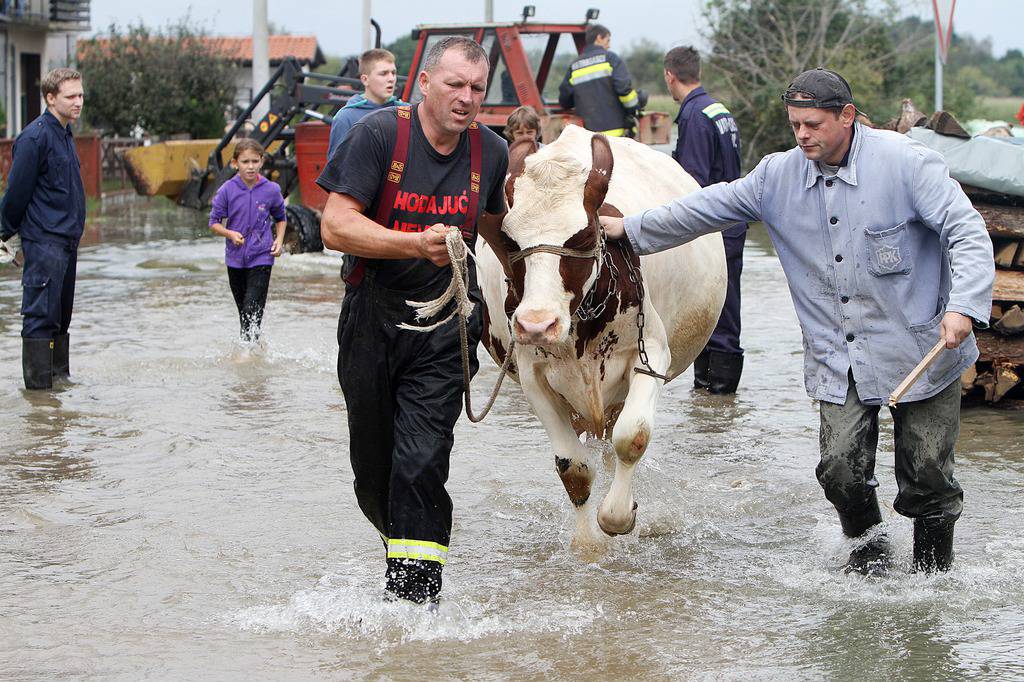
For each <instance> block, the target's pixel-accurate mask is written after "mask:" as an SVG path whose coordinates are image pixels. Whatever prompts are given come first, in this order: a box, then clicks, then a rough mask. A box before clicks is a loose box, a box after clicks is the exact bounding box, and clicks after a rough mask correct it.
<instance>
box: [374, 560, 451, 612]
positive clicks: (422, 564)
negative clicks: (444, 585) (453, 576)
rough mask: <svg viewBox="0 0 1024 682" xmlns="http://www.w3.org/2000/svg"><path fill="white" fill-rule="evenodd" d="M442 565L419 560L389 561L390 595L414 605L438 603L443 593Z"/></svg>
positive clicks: (388, 579)
mask: <svg viewBox="0 0 1024 682" xmlns="http://www.w3.org/2000/svg"><path fill="white" fill-rule="evenodd" d="M441 569H442V566H441V564H439V563H437V562H436V561H420V560H418V559H388V572H387V582H386V583H385V585H384V589H385V590H387V592H388V594H390V595H393V596H394V597H397V598H398V599H405V600H406V601H411V602H413V603H414V604H425V603H427V602H431V603H436V602H437V600H438V595H439V594H440V593H441Z"/></svg>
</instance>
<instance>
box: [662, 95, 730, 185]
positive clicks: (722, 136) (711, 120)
mask: <svg viewBox="0 0 1024 682" xmlns="http://www.w3.org/2000/svg"><path fill="white" fill-rule="evenodd" d="M676 125H677V126H678V127H679V138H678V139H677V140H676V148H675V151H673V152H672V158H674V159H675V160H676V161H678V162H679V165H680V166H682V167H683V170H685V171H686V172H687V173H689V174H690V175H692V176H693V179H694V180H696V181H697V183H698V184H699V185H700V186H701V187H707V186H708V185H714V184H715V183H718V182H731V181H732V180H736V179H737V178H739V177H740V129H739V127H737V125H736V119H734V118H733V117H732V114H730V113H729V110H728V109H726V108H725V105H724V104H721V103H720V102H718V101H716V100H715V99H713V98H712V97H711V96H710V95H709V94H708V93H707V92H705V91H704V88H702V87H698V88H696V89H695V90H693V91H692V92H691V93H690V94H689V95H687V96H686V99H684V100H683V103H682V104H681V105H680V106H679V114H678V115H677V116H676Z"/></svg>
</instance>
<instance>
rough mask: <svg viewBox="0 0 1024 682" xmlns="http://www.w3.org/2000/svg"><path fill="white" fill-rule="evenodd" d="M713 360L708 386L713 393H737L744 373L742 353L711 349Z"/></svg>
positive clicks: (709, 369)
mask: <svg viewBox="0 0 1024 682" xmlns="http://www.w3.org/2000/svg"><path fill="white" fill-rule="evenodd" d="M710 355H711V362H710V366H709V368H708V386H707V389H708V391H710V392H711V393H716V394H727V393H735V392H736V387H737V386H739V385H740V375H741V374H743V354H742V353H720V352H718V351H711V354H710Z"/></svg>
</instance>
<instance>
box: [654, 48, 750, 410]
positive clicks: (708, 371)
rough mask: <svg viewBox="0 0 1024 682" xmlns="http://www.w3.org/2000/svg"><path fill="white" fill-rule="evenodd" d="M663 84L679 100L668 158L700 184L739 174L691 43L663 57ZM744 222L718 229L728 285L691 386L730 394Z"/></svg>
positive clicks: (733, 136)
mask: <svg viewBox="0 0 1024 682" xmlns="http://www.w3.org/2000/svg"><path fill="white" fill-rule="evenodd" d="M665 85H667V86H668V91H669V92H670V93H671V94H672V99H674V100H675V101H677V102H681V104H680V106H679V115H678V116H676V124H677V125H678V126H679V137H678V139H677V141H676V149H675V151H674V152H672V158H674V159H675V160H676V161H678V162H679V165H681V166H682V167H683V169H684V170H685V171H686V172H687V173H689V174H690V175H691V176H693V179H694V180H696V181H697V184H699V185H700V186H701V187H707V186H708V185H714V184H716V183H719V182H731V181H732V180H736V179H737V178H739V177H740V130H739V127H738V126H737V125H736V119H734V118H733V117H732V114H730V113H729V110H728V109H726V108H725V105H723V104H722V103H720V102H718V101H717V100H715V99H712V97H711V96H710V95H708V94H707V93H706V92H705V91H704V88H703V87H701V84H700V55H699V54H697V51H696V50H694V49H693V48H692V47H675V48H672V49H671V50H669V51H668V53H667V54H666V55H665ZM746 239H747V224H746V223H736V224H735V225H733V226H732V227H730V228H729V229H727V230H725V231H724V232H722V240H723V241H724V243H725V262H726V266H727V268H728V272H729V287H728V290H727V291H726V295H725V305H723V306H722V314H721V316H720V317H719V318H718V325H717V326H716V327H715V331H714V332H713V333H712V334H711V338H710V339H709V340H708V345H707V346H706V347H705V348H704V350H703V351H702V352H701V354H700V355H698V356H697V359H696V360H694V361H693V384H694V386H696V387H698V388H704V389H707V390H708V391H710V392H711V393H735V392H736V387H737V386H738V385H739V383H740V374H741V373H742V372H743V349H742V348H741V347H740V275H741V274H742V273H743V244H744V242H745V241H746Z"/></svg>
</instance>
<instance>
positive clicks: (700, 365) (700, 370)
mask: <svg viewBox="0 0 1024 682" xmlns="http://www.w3.org/2000/svg"><path fill="white" fill-rule="evenodd" d="M710 357H711V352H710V351H708V350H702V351H701V352H700V355H698V356H697V358H696V359H695V360H694V361H693V387H694V388H707V387H708V386H710V385H711V383H710V379H709V377H708V369H709V366H708V361H709V359H710Z"/></svg>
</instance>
